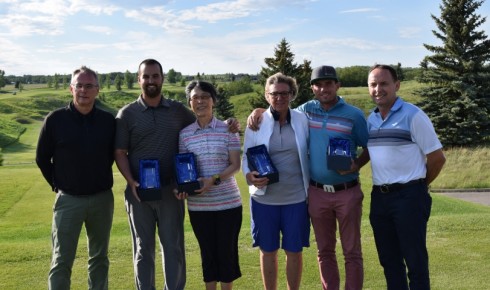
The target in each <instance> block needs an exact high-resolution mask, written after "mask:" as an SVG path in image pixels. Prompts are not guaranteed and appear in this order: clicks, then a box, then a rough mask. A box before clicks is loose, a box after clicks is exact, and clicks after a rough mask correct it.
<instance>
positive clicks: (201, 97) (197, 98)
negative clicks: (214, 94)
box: [191, 95, 211, 102]
mask: <svg viewBox="0 0 490 290" xmlns="http://www.w3.org/2000/svg"><path fill="white" fill-rule="evenodd" d="M209 99H211V96H210V95H201V96H197V95H194V96H192V97H191V101H194V102H196V101H199V100H200V101H208V100H209Z"/></svg>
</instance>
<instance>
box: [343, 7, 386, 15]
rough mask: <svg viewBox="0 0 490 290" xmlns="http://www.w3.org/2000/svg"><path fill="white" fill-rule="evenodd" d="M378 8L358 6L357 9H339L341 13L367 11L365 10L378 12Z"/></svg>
mask: <svg viewBox="0 0 490 290" xmlns="http://www.w3.org/2000/svg"><path fill="white" fill-rule="evenodd" d="M378 11H379V9H377V8H358V9H351V10H343V11H340V13H341V14H344V13H367V12H378Z"/></svg>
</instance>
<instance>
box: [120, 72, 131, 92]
mask: <svg viewBox="0 0 490 290" xmlns="http://www.w3.org/2000/svg"><path fill="white" fill-rule="evenodd" d="M124 83H125V84H126V88H128V90H131V89H132V88H133V83H134V75H133V74H132V73H130V72H129V70H126V72H125V73H124ZM118 91H120V90H118Z"/></svg>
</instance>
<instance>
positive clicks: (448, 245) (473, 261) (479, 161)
mask: <svg viewBox="0 0 490 290" xmlns="http://www.w3.org/2000/svg"><path fill="white" fill-rule="evenodd" d="M402 87H403V86H402ZM173 89H174V90H175V91H178V89H179V88H178V87H177V86H176V87H174V88H173ZM181 89H182V88H181ZM36 90H38V94H35V93H33V92H31V91H29V90H27V92H26V91H23V92H22V93H19V94H18V95H16V96H15V98H14V99H16V100H17V101H19V102H20V101H21V100H23V99H26V100H28V101H27V104H29V105H32V107H31V109H30V110H28V111H27V112H28V113H29V114H30V115H35V113H36V112H40V111H41V110H51V108H49V107H50V106H56V105H58V103H57V102H59V101H58V100H61V102H63V105H64V104H66V102H65V100H66V101H67V100H68V99H67V98H66V92H57V91H54V90H47V89H39V88H37V89H36ZM349 90H352V91H348V94H346V95H345V96H346V99H348V101H350V100H365V99H367V100H368V101H370V99H369V96H368V95H367V94H363V93H362V88H359V89H357V88H352V89H351V88H349ZM24 92H25V93H26V96H24ZM102 92H103V93H104V95H105V103H104V104H105V105H108V106H114V105H115V104H116V103H127V102H128V101H130V100H133V99H134V98H136V96H137V95H138V90H133V91H130V92H126V91H124V92H123V93H113V91H110V90H103V91H102ZM39 93H40V94H41V95H39ZM28 94H29V95H28ZM47 95H52V97H47ZM249 97H250V96H249V95H248V94H245V95H240V96H234V97H233V98H232V101H233V102H234V103H235V110H236V112H237V114H236V115H237V117H238V118H239V119H240V120H241V121H242V126H244V122H243V120H244V118H246V116H247V115H248V114H249V112H250V108H249V107H247V106H248V98H249ZM43 98H44V101H42V100H43ZM58 98H61V99H58ZM11 99H12V97H10V96H9V97H5V94H3V95H2V94H0V109H1V108H2V107H3V106H4V104H5V103H4V101H10V100H11ZM50 101H53V103H51V102H50ZM9 104H12V103H9ZM12 105H15V103H14V104H12ZM14 114H15V112H12V113H9V114H1V115H0V121H1V120H12V119H13V116H14ZM29 120H30V123H28V124H24V125H23V126H24V127H25V132H24V133H23V134H19V136H20V137H19V140H18V142H17V143H15V144H14V145H11V146H8V147H7V148H4V149H3V155H4V156H3V157H4V159H5V161H4V164H5V165H6V166H2V167H0V200H1V202H0V229H1V230H0V272H1V273H2V275H1V276H0V289H39V288H45V287H46V281H47V273H48V271H49V264H50V257H51V245H50V243H51V239H50V231H51V218H52V205H53V200H54V193H52V192H51V190H50V188H49V186H48V185H47V183H46V181H45V180H44V179H43V177H42V175H41V173H40V172H39V170H38V169H37V167H36V165H35V164H34V163H33V160H34V154H35V146H36V142H37V137H38V133H39V128H40V125H41V121H40V120H37V119H35V118H30V119H29ZM445 153H446V156H447V163H446V166H445V168H444V169H443V171H442V172H441V175H440V176H439V178H438V179H436V181H435V182H434V183H433V187H434V188H461V187H463V188H472V187H487V188H488V187H490V172H489V170H488V168H490V166H489V165H490V164H489V160H490V158H489V157H490V156H489V155H490V149H489V148H486V147H482V148H472V149H464V148H452V149H450V150H447V151H446V152H445ZM114 173H115V185H114V195H115V213H114V222H113V229H112V234H111V244H110V260H111V268H110V282H109V283H110V288H111V289H133V288H134V284H133V269H132V262H131V239H130V233H129V227H128V222H127V215H126V213H125V210H124V198H123V189H124V179H123V178H122V176H121V175H120V174H119V172H118V171H117V169H116V167H115V166H114ZM236 177H237V180H238V182H239V185H240V189H241V192H242V197H243V203H244V211H243V214H244V219H243V224H242V230H241V233H240V242H239V251H240V265H241V268H242V273H243V276H242V277H241V278H240V279H238V280H237V281H236V282H235V289H260V288H261V287H262V284H261V283H262V282H261V276H260V270H259V256H258V255H259V254H258V250H257V249H256V248H252V247H251V237H250V215H249V208H248V206H249V205H248V199H249V196H248V193H247V188H246V185H245V182H244V179H243V176H242V175H241V174H237V176H236ZM370 178H371V173H370V168H369V166H366V167H365V168H363V170H362V171H361V182H362V187H363V190H364V192H365V199H364V213H363V220H362V243H363V256H364V268H365V283H364V285H365V287H364V289H383V288H386V286H385V283H384V278H383V274H382V268H381V266H380V265H379V263H378V259H377V254H376V249H375V246H374V240H373V235H372V230H371V227H370V225H369V221H368V213H369V202H370V195H369V193H370V189H369V188H370V185H371V180H370ZM432 196H433V210H432V215H431V218H430V221H429V227H428V236H427V240H428V247H429V255H430V266H431V278H432V285H433V289H441V290H442V289H444V290H445V289H484V288H486V287H488V286H487V285H490V275H488V274H487V273H490V264H489V263H488V261H490V248H489V247H488V245H489V244H490V235H489V234H488V232H489V231H490V208H489V207H485V206H481V205H476V204H471V203H468V202H464V201H460V200H456V199H452V198H448V197H445V196H442V195H438V194H433V195H432ZM185 234H186V257H187V269H188V270H187V275H188V279H187V289H202V288H203V283H202V278H201V266H200V256H199V247H198V244H197V241H196V239H195V237H194V234H193V232H192V229H191V227H190V224H189V221H188V219H186V220H185ZM310 241H311V247H310V248H307V249H305V251H304V267H303V279H302V289H320V288H321V285H320V278H319V273H318V268H317V262H316V244H315V241H314V234H313V231H312V234H311V236H310ZM157 251H158V250H157ZM337 253H338V254H339V255H338V259H339V265H343V257H342V255H341V250H340V246H337ZM279 262H280V264H279V269H280V271H279V289H286V284H285V276H284V254H283V253H282V252H280V255H279ZM86 263H87V247H86V238H85V234H84V233H82V235H81V238H80V242H79V248H78V252H77V259H76V261H75V265H74V267H73V274H72V284H73V287H72V289H86V288H87V286H86V285H87V282H86V281H87V274H86ZM156 269H157V280H156V283H157V288H161V287H162V285H163V274H162V270H161V259H160V256H159V254H157V262H156ZM341 273H342V277H343V275H344V274H343V267H341Z"/></svg>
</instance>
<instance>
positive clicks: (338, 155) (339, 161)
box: [327, 138, 352, 170]
mask: <svg viewBox="0 0 490 290" xmlns="http://www.w3.org/2000/svg"><path fill="white" fill-rule="evenodd" d="M351 158H352V156H351V152H350V140H348V139H341V138H330V141H329V145H328V148H327V168H328V169H330V170H350V166H351Z"/></svg>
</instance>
